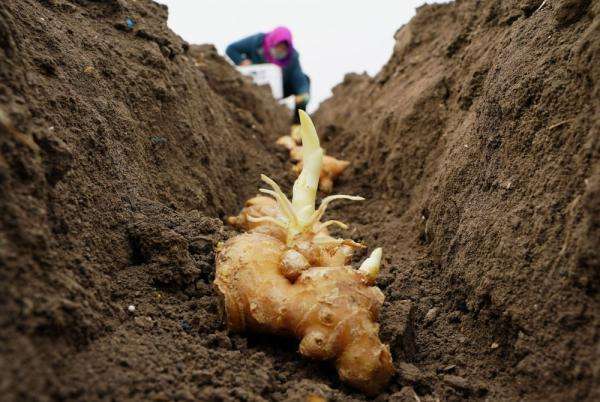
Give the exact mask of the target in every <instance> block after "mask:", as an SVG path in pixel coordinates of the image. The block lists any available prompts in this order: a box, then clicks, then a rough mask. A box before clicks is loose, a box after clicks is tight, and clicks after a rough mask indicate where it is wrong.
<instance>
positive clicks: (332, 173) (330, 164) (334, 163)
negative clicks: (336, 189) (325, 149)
mask: <svg viewBox="0 0 600 402" xmlns="http://www.w3.org/2000/svg"><path fill="white" fill-rule="evenodd" d="M277 144H278V145H281V146H283V147H284V148H286V149H287V150H288V151H289V152H290V158H291V159H292V161H294V162H296V164H295V165H294V167H293V170H294V172H296V173H297V174H299V173H300V172H301V171H302V146H301V145H298V144H297V143H296V141H295V140H294V139H292V137H290V136H289V135H284V136H282V137H279V139H278V140H277ZM349 165H350V162H348V161H345V160H341V159H337V158H334V157H333V156H329V155H323V165H322V167H321V175H320V176H319V189H321V191H323V192H324V193H330V192H331V190H332V189H333V182H334V181H335V179H336V178H337V177H338V176H340V175H341V174H342V173H343V172H344V170H345V169H346V168H347V167H348V166H349Z"/></svg>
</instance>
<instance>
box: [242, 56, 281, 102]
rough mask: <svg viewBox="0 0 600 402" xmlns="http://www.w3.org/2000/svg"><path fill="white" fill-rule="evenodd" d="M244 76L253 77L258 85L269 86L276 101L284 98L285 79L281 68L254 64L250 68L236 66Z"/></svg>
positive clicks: (268, 64)
mask: <svg viewBox="0 0 600 402" xmlns="http://www.w3.org/2000/svg"><path fill="white" fill-rule="evenodd" d="M236 68H237V69H238V71H239V72H240V73H242V74H243V75H247V76H249V77H252V81H254V83H255V84H257V85H265V84H267V85H269V86H270V87H271V93H272V94H273V97H274V98H275V99H281V98H283V77H282V75H281V68H279V67H278V66H276V65H275V64H270V63H265V64H252V65H249V66H236Z"/></svg>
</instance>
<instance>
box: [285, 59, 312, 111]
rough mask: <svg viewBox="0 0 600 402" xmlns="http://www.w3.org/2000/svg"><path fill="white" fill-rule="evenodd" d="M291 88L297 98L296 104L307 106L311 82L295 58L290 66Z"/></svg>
mask: <svg viewBox="0 0 600 402" xmlns="http://www.w3.org/2000/svg"><path fill="white" fill-rule="evenodd" d="M290 87H291V89H292V93H293V94H294V95H295V96H296V104H297V105H298V104H307V103H308V101H309V99H310V82H309V81H308V77H306V74H304V71H302V67H300V60H299V59H298V57H297V56H296V57H294V59H293V60H292V62H291V64H290Z"/></svg>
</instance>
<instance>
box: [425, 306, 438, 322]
mask: <svg viewBox="0 0 600 402" xmlns="http://www.w3.org/2000/svg"><path fill="white" fill-rule="evenodd" d="M439 311H440V309H439V308H437V307H433V308H430V309H429V311H428V312H427V314H425V323H427V324H431V323H433V322H434V321H435V319H436V317H437V315H438V312H439Z"/></svg>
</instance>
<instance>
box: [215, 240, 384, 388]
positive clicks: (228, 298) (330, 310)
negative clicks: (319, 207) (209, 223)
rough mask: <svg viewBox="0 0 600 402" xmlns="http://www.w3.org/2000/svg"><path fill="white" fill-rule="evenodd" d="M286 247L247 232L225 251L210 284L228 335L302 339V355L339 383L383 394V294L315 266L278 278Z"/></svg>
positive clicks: (340, 269) (349, 274)
mask: <svg viewBox="0 0 600 402" xmlns="http://www.w3.org/2000/svg"><path fill="white" fill-rule="evenodd" d="M286 250H288V247H287V246H286V245H285V243H284V242H283V241H281V240H279V239H277V238H275V237H273V236H271V235H268V234H264V233H257V232H250V233H245V234H241V235H239V236H235V237H234V238H232V239H230V240H229V241H228V242H226V243H225V245H224V246H223V248H222V249H221V251H220V252H219V255H218V257H217V269H216V279H215V284H216V285H217V287H218V288H219V290H220V291H221V293H222V294H223V295H224V299H225V308H226V312H227V321H228V326H229V328H230V329H231V330H233V331H237V332H242V331H247V330H249V331H257V332H269V333H274V334H285V335H293V336H295V337H297V338H299V339H300V340H301V341H300V353H301V354H302V355H304V356H306V357H309V358H313V359H318V360H330V359H331V360H334V361H335V364H336V367H337V370H338V373H339V375H340V378H341V379H342V380H344V381H346V382H347V383H349V384H350V385H352V386H354V387H356V388H358V389H360V390H362V391H363V392H365V393H367V394H369V395H374V394H376V393H378V392H380V391H381V389H382V387H384V386H385V385H386V384H387V382H388V380H389V378H390V377H391V375H392V373H393V370H394V369H393V365H392V359H391V355H390V352H389V348H388V347H387V345H384V344H382V343H381V341H380V340H379V335H378V333H379V325H378V324H377V320H378V317H379V310H380V308H381V305H382V303H383V298H384V297H383V294H382V293H381V291H380V290H379V289H378V288H377V287H374V286H369V285H368V280H367V279H366V278H365V277H364V276H363V275H362V274H361V273H360V272H358V271H357V270H355V269H353V268H352V267H349V266H329V267H318V266H312V267H308V268H307V269H305V270H303V271H302V272H301V274H300V275H299V276H298V277H297V279H296V280H295V282H293V283H292V282H291V281H290V280H288V279H287V278H286V277H285V276H284V275H283V274H282V271H281V262H282V257H283V255H284V253H285V252H286Z"/></svg>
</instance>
